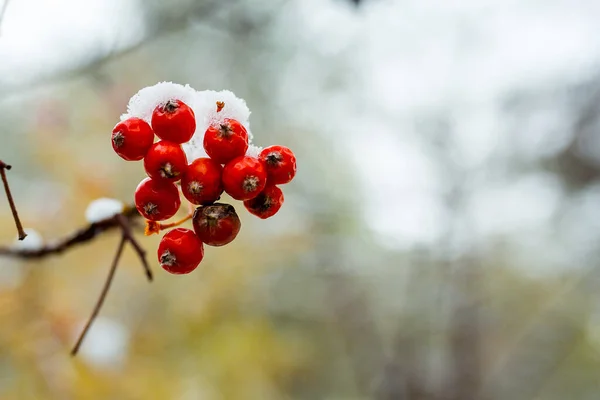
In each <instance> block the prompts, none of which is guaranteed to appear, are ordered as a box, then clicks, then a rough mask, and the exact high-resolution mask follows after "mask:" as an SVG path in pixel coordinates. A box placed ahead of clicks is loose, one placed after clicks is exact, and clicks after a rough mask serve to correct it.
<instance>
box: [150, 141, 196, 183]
mask: <svg viewBox="0 0 600 400" xmlns="http://www.w3.org/2000/svg"><path fill="white" fill-rule="evenodd" d="M144 169H145V170H146V173H147V174H148V176H149V177H150V178H153V179H162V180H169V181H171V182H175V181H178V180H179V179H181V177H182V176H183V174H184V173H185V171H186V169H187V157H186V156H185V153H184V152H183V149H182V148H181V145H178V144H175V143H173V142H167V141H164V140H161V141H160V142H156V143H154V144H153V145H152V146H151V147H150V150H148V153H146V157H145V158H144Z"/></svg>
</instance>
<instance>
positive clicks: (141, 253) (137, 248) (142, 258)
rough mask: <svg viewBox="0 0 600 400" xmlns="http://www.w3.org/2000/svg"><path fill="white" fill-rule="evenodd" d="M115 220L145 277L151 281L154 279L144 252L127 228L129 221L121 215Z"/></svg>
mask: <svg viewBox="0 0 600 400" xmlns="http://www.w3.org/2000/svg"><path fill="white" fill-rule="evenodd" d="M116 218H117V221H118V222H119V225H120V226H121V229H122V230H123V236H125V239H127V241H128V242H129V243H130V244H131V245H132V246H133V248H134V250H135V252H136V253H137V255H138V257H139V258H140V261H141V263H142V266H143V267H144V271H145V272H146V277H148V280H149V281H152V279H154V278H153V276H152V270H151V269H150V265H148V260H147V259H146V250H144V249H143V248H142V246H140V244H139V243H138V241H137V240H136V239H135V237H133V234H132V233H131V227H130V226H129V220H128V219H127V218H126V217H125V216H124V215H123V214H119V215H117V216H116Z"/></svg>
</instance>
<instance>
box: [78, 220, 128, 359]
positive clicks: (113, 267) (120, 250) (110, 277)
mask: <svg viewBox="0 0 600 400" xmlns="http://www.w3.org/2000/svg"><path fill="white" fill-rule="evenodd" d="M127 240H128V239H127V236H126V235H125V232H123V234H122V235H121V241H120V242H119V246H118V247H117V252H116V253H115V257H114V259H113V262H112V265H111V267H110V270H109V271H108V276H107V277H106V281H105V282H104V287H103V288H102V292H100V297H99V298H98V301H97V302H96V305H95V306H94V310H93V311H92V314H91V315H90V318H89V319H88V321H87V323H86V324H85V327H84V328H83V331H82V332H81V334H80V335H79V338H78V339H77V343H75V346H73V350H71V356H76V355H77V352H78V351H79V347H81V343H83V339H85V336H86V335H87V333H88V331H89V330H90V327H91V326H92V323H94V320H95V319H96V317H97V316H98V313H99V312H100V309H101V308H102V305H103V304H104V300H105V299H106V295H107V294H108V290H109V289H110V285H111V283H112V281H113V278H114V276H115V272H116V270H117V265H119V260H120V259H121V254H123V248H124V247H125V242H126V241H127Z"/></svg>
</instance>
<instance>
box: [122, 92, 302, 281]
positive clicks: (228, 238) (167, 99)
mask: <svg viewBox="0 0 600 400" xmlns="http://www.w3.org/2000/svg"><path fill="white" fill-rule="evenodd" d="M249 118H250V110H249V109H248V106H247V105H246V102H245V101H244V100H242V99H240V98H238V97H236V96H235V94H233V93H232V92H230V91H228V90H223V91H213V90H204V91H197V90H195V89H193V88H192V87H190V86H189V85H185V86H184V85H179V84H176V83H172V82H161V83H158V84H156V85H154V86H150V87H146V88H143V89H141V90H140V91H139V92H138V93H136V94H135V95H134V96H133V97H132V98H131V99H130V101H129V104H128V106H127V112H126V113H125V114H123V115H122V116H121V122H119V123H118V124H117V125H116V126H115V128H114V129H113V131H112V135H111V144H112V147H113V149H114V151H115V152H116V153H117V155H119V156H120V157H121V158H122V159H124V160H126V161H140V160H143V168H144V171H145V173H146V175H147V177H145V178H144V179H142V181H141V182H140V183H139V185H138V186H137V188H136V189H135V192H134V199H135V206H136V208H137V210H138V212H139V213H140V214H141V215H142V216H143V217H144V218H145V219H146V233H147V234H152V233H158V232H160V231H162V230H168V232H167V233H166V234H165V235H164V236H163V238H162V240H161V242H160V244H159V246H158V250H157V258H158V262H159V263H160V265H161V267H162V268H163V269H164V270H166V271H167V272H170V273H172V274H179V275H181V274H188V273H190V272H192V271H193V270H194V269H196V268H197V267H198V265H199V264H200V262H201V261H202V259H203V258H204V245H209V246H213V247H220V246H224V245H226V244H229V243H231V242H232V241H233V240H234V239H235V238H236V236H237V235H238V233H239V231H240V229H241V222H240V218H239V216H238V214H237V212H236V210H235V208H234V206H233V205H231V204H227V203H222V202H220V203H217V201H219V200H220V199H221V196H222V194H223V192H226V193H227V194H228V195H229V196H231V197H232V198H233V199H234V200H241V201H243V205H244V207H245V208H246V210H248V212H249V213H251V214H252V215H255V216H257V217H259V218H262V219H266V218H270V217H272V216H273V215H275V214H276V213H277V212H278V211H279V210H280V208H281V206H282V204H283V192H282V191H281V188H279V186H277V185H283V184H286V183H289V182H290V181H291V180H292V179H293V178H294V176H295V175H296V157H295V156H294V153H293V152H292V151H291V150H290V149H289V148H287V147H284V146H270V147H267V148H262V147H259V146H256V145H254V144H253V143H252V141H253V138H254V136H253V134H252V132H251V130H250V122H249ZM181 194H183V199H184V201H185V200H187V203H188V204H189V210H190V211H189V213H188V215H187V216H186V217H185V218H183V219H181V220H178V221H174V222H166V221H167V220H168V219H170V218H172V217H174V216H175V215H176V214H177V212H178V211H179V209H180V208H181V200H182V197H181ZM194 207H195V209H194ZM190 219H191V220H192V223H191V225H192V228H193V230H192V229H187V228H178V226H180V225H181V224H183V223H185V222H187V221H189V220H190ZM163 221H164V222H163ZM171 228H174V229H171Z"/></svg>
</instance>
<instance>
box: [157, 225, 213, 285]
mask: <svg viewBox="0 0 600 400" xmlns="http://www.w3.org/2000/svg"><path fill="white" fill-rule="evenodd" d="M157 255H158V262H159V263H160V266H161V267H162V268H163V269H164V270H165V271H167V272H170V273H172V274H176V275H183V274H189V273H190V272H192V271H193V270H195V269H196V268H197V267H198V265H199V264H200V262H201V261H202V258H204V244H203V243H202V241H201V240H200V238H198V236H196V234H195V233H194V231H192V230H190V229H185V228H175V229H173V230H171V231H169V232H168V233H167V234H166V235H165V236H163V238H162V240H161V241H160V244H159V245H158V252H157Z"/></svg>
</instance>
